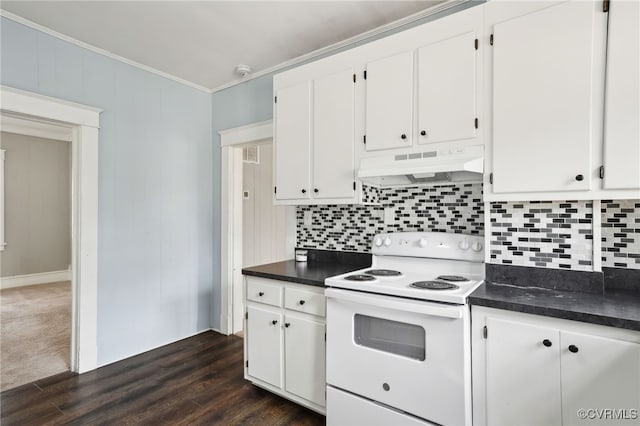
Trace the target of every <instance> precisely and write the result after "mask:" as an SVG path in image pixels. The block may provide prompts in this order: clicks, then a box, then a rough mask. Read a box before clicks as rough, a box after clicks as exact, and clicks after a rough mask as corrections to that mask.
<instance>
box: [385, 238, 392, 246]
mask: <svg viewBox="0 0 640 426" xmlns="http://www.w3.org/2000/svg"><path fill="white" fill-rule="evenodd" d="M384 245H385V246H387V247H389V246H390V245H391V238H389V237H387V238H385V239H384Z"/></svg>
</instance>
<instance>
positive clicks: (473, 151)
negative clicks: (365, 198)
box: [358, 146, 484, 187]
mask: <svg viewBox="0 0 640 426" xmlns="http://www.w3.org/2000/svg"><path fill="white" fill-rule="evenodd" d="M483 155H484V150H483V147H482V146H471V147H465V148H453V149H440V150H434V151H427V150H426V148H425V151H424V152H414V153H410V154H400V155H398V154H392V155H386V156H380V157H370V158H363V159H362V160H360V168H359V169H358V178H360V179H361V180H362V181H363V182H364V183H367V184H370V185H374V186H379V187H388V186H410V185H420V184H434V183H436V184H446V183H450V182H451V183H453V182H481V181H482V173H483V171H484V157H483Z"/></svg>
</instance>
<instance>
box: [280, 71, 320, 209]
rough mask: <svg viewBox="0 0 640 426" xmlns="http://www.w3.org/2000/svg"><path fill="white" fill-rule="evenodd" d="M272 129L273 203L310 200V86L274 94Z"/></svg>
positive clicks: (296, 87) (304, 83)
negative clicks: (273, 157) (273, 124)
mask: <svg viewBox="0 0 640 426" xmlns="http://www.w3.org/2000/svg"><path fill="white" fill-rule="evenodd" d="M274 127H275V140H276V143H275V144H274V145H275V173H274V176H275V199H276V200H297V199H308V198H310V196H311V192H310V188H311V182H310V177H311V174H310V154H311V82H308V81H305V82H302V83H300V84H297V85H294V86H290V87H285V88H283V89H280V90H278V91H277V92H276V99H275V126H274Z"/></svg>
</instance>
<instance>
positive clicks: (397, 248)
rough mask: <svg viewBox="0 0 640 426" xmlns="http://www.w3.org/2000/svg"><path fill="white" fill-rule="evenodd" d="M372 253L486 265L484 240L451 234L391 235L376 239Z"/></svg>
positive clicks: (379, 235) (380, 236)
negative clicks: (484, 263)
mask: <svg viewBox="0 0 640 426" xmlns="http://www.w3.org/2000/svg"><path fill="white" fill-rule="evenodd" d="M372 253H373V254H375V255H377V256H408V257H429V258H436V259H451V260H467V261H472V262H484V237H483V236H479V235H465V234H454V233H448V232H391V233H387V234H377V235H375V236H374V237H373V244H372Z"/></svg>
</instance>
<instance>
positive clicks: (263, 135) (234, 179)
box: [214, 120, 273, 335]
mask: <svg viewBox="0 0 640 426" xmlns="http://www.w3.org/2000/svg"><path fill="white" fill-rule="evenodd" d="M218 134H219V135H220V146H221V150H222V152H221V159H220V161H221V169H222V170H221V179H220V198H221V200H220V205H221V206H222V207H221V212H220V332H221V333H222V334H226V335H229V334H233V333H234V330H233V309H232V307H233V282H234V279H238V276H240V279H241V278H242V277H241V271H240V270H241V269H242V265H236V264H235V260H236V259H237V258H238V254H240V256H241V255H242V216H240V217H239V218H237V216H236V211H237V206H238V204H240V205H242V194H241V192H240V191H235V193H234V191H233V189H234V188H235V187H236V186H237V185H236V184H237V183H238V179H240V180H242V168H241V167H240V168H239V167H238V164H239V165H240V166H241V165H242V152H241V150H238V149H234V148H238V147H241V146H242V145H246V144H255V143H262V142H267V140H268V139H271V138H272V137H273V122H272V121H271V120H267V121H261V122H259V123H253V124H249V125H247V126H242V127H235V128H233V129H227V130H221V131H219V132H218ZM236 219H237V220H236ZM214 303H215V302H214Z"/></svg>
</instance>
